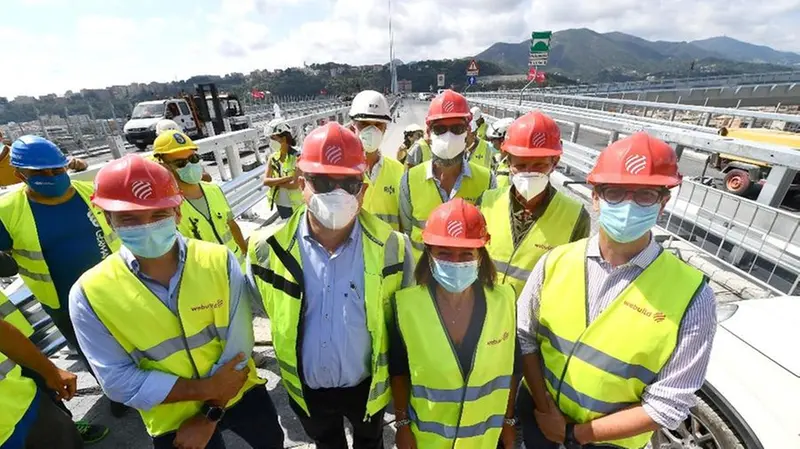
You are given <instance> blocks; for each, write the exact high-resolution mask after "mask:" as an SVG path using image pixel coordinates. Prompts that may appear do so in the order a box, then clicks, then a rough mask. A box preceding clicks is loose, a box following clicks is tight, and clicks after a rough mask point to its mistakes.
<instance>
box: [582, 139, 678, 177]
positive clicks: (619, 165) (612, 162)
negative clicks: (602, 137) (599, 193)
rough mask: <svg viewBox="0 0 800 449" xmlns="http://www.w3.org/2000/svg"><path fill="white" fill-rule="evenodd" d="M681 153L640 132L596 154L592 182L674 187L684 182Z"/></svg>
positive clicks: (591, 174)
mask: <svg viewBox="0 0 800 449" xmlns="http://www.w3.org/2000/svg"><path fill="white" fill-rule="evenodd" d="M681 179H682V177H681V174H680V173H678V157H677V155H676V154H675V150H673V149H672V147H671V146H669V145H668V144H667V143H666V142H664V141H663V140H660V139H656V138H655V137H653V136H651V135H649V134H647V133H646V132H643V131H642V132H638V133H636V134H632V135H630V136H628V137H626V138H624V139H620V140H618V141H616V142H614V143H612V144H611V145H609V146H608V148H606V149H605V150H603V152H602V153H600V156H599V157H598V158H597V163H596V164H595V166H594V168H592V171H591V173H589V177H588V178H587V181H588V182H589V183H590V184H595V185H597V184H633V185H637V184H638V185H643V186H664V187H668V188H671V187H675V186H677V185H679V184H680V183H681Z"/></svg>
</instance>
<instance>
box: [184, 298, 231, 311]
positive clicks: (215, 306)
mask: <svg viewBox="0 0 800 449" xmlns="http://www.w3.org/2000/svg"><path fill="white" fill-rule="evenodd" d="M222 305H223V304H222V300H221V299H218V300H216V301H215V302H210V303H208V304H200V305H199V306H194V307H192V308H191V309H192V312H198V311H200V310H208V309H219V308H220V307H222Z"/></svg>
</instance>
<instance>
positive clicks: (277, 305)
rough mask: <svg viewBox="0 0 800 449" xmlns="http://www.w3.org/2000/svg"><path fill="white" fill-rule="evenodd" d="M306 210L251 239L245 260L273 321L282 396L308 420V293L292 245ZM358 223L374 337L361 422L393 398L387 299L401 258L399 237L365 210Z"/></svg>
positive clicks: (397, 282)
mask: <svg viewBox="0 0 800 449" xmlns="http://www.w3.org/2000/svg"><path fill="white" fill-rule="evenodd" d="M305 219H306V218H305V208H304V207H303V208H300V209H299V210H297V211H295V213H294V215H292V218H290V219H289V221H288V222H287V223H286V224H285V225H283V227H281V228H280V229H278V230H277V231H275V234H274V235H272V236H269V235H267V234H263V233H262V234H256V235H255V236H254V237H251V238H250V245H249V248H248V260H249V261H250V264H251V269H252V272H253V278H254V280H255V283H256V286H257V287H258V291H259V293H261V299H262V300H263V301H264V309H265V310H266V311H267V316H269V319H270V322H271V323H272V342H273V347H274V348H275V356H276V357H277V359H278V366H280V369H281V379H282V381H283V386H284V387H285V388H286V392H287V393H289V397H291V398H292V399H293V400H294V401H295V402H296V403H297V404H299V405H300V407H301V408H302V409H303V410H304V411H305V412H306V414H307V415H309V416H310V412H309V410H308V406H307V404H306V401H305V398H304V395H303V380H302V376H303V370H302V367H301V366H299V364H298V361H300V360H302V358H301V356H300V351H301V350H302V347H303V342H302V339H303V336H302V329H303V320H304V317H305V313H306V298H305V295H306V292H305V287H304V280H303V266H302V263H303V261H302V258H301V256H300V248H299V245H298V244H297V241H296V235H297V227H298V226H299V224H300V220H305ZM358 220H359V222H360V224H361V229H362V232H363V233H364V237H365V238H364V239H363V242H364V243H363V247H364V268H365V273H364V301H365V305H364V307H365V310H366V316H367V328H368V330H369V333H370V336H371V337H372V356H371V359H370V367H371V369H372V384H371V385H370V387H369V397H368V399H367V404H366V416H365V418H364V419H365V420H368V419H369V418H370V417H371V416H373V415H375V414H376V413H378V412H380V411H381V410H382V409H383V408H384V407H386V404H388V403H389V399H390V398H391V390H390V389H389V367H388V352H387V351H388V349H389V336H388V332H387V329H386V323H387V321H388V320H390V319H391V303H390V301H389V298H390V297H391V296H392V295H393V294H394V293H395V292H396V291H397V290H399V289H400V288H401V285H402V282H403V260H404V254H405V252H404V251H405V248H404V242H405V240H404V239H403V236H402V234H400V233H398V232H394V231H392V228H391V227H390V226H389V225H388V224H386V223H384V222H383V221H382V220H379V219H378V218H376V217H375V216H373V215H372V214H370V213H369V212H366V211H364V210H362V211H361V212H360V213H359V214H358Z"/></svg>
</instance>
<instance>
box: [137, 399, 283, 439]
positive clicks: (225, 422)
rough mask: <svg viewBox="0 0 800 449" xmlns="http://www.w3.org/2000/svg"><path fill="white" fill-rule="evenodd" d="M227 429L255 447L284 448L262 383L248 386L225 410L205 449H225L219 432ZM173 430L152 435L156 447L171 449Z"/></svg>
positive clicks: (271, 404)
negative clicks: (239, 398) (245, 391)
mask: <svg viewBox="0 0 800 449" xmlns="http://www.w3.org/2000/svg"><path fill="white" fill-rule="evenodd" d="M223 430H230V431H232V432H233V433H235V434H236V435H239V436H240V437H242V439H243V440H245V441H246V442H247V444H249V445H250V446H251V447H253V448H254V449H283V429H282V428H281V426H280V424H279V423H278V413H277V412H276V411H275V405H274V404H273V403H272V399H271V398H270V397H269V392H267V388H266V387H265V386H264V385H258V386H255V387H253V388H251V389H250V391H248V392H247V393H245V394H244V396H242V399H241V400H240V401H239V402H237V403H236V405H234V406H233V407H231V408H229V409H228V410H227V411H226V412H225V416H223V417H222V420H220V422H219V423H217V429H216V430H215V431H214V434H213V435H212V436H211V439H210V440H209V441H208V444H207V445H206V449H225V441H223V439H222V431H223ZM174 440H175V432H171V433H168V434H165V435H161V436H158V437H155V438H153V447H154V448H155V449H173V448H174V446H173V441H174Z"/></svg>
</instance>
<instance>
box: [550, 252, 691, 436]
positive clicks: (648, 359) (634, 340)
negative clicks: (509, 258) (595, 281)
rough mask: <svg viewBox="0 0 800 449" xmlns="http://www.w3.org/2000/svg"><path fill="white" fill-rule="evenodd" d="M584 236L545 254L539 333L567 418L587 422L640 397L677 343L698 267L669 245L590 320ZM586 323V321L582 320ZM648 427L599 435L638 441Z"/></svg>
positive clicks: (557, 398)
mask: <svg viewBox="0 0 800 449" xmlns="http://www.w3.org/2000/svg"><path fill="white" fill-rule="evenodd" d="M587 241H588V240H587V239H583V240H580V241H578V242H575V243H569V244H567V245H562V246H559V247H557V248H555V249H554V250H553V251H551V252H550V253H549V254H548V255H546V256H545V257H546V259H545V265H544V283H543V285H542V289H541V292H540V297H539V301H540V303H539V332H538V335H537V339H538V340H539V344H540V347H541V356H542V359H543V360H544V378H545V385H546V387H547V391H549V392H550V394H551V395H552V397H553V399H554V400H555V401H556V404H558V407H559V408H560V409H561V411H562V412H563V413H564V415H566V416H567V418H568V420H570V421H573V422H576V423H585V422H589V421H592V420H595V419H597V418H600V417H602V416H606V415H609V414H611V413H614V412H618V411H620V410H622V409H624V408H627V407H630V406H632V405H636V404H639V403H641V400H642V392H643V391H644V389H645V387H646V386H648V385H650V384H651V383H653V382H654V381H655V379H656V377H657V376H658V373H659V372H660V371H661V369H662V368H663V367H664V365H665V364H666V363H667V361H669V359H670V357H671V356H672V353H673V351H674V350H675V345H676V342H677V338H678V331H679V329H680V325H681V320H682V319H683V315H684V313H685V312H686V309H687V308H688V307H689V304H690V303H691V301H692V298H694V296H695V294H696V293H697V292H698V291H699V289H700V287H701V286H702V285H703V283H704V279H703V274H702V273H700V272H699V271H697V270H696V269H694V268H693V267H691V266H689V265H687V264H685V263H684V262H682V261H681V260H680V259H678V258H677V257H675V256H674V255H672V254H671V253H669V252H667V251H662V252H661V254H660V255H659V256H658V257H657V258H656V260H654V261H653V262H652V263H651V264H650V265H649V266H648V267H647V268H646V269H645V270H644V271H643V272H642V273H641V274H640V275H639V276H638V277H637V278H636V279H634V280H633V282H632V283H631V284H630V285H629V286H628V287H626V288H625V289H624V290H623V291H622V293H620V294H619V296H618V297H617V298H615V299H614V300H613V301H612V302H611V304H610V305H609V306H608V308H607V309H606V310H604V311H603V312H602V313H601V314H600V316H599V317H598V318H597V319H596V320H594V321H593V322H591V323H589V319H588V317H587V316H586V313H587V312H586V311H587V310H588V306H587V298H586V290H587V285H586V245H587ZM587 323H589V324H588V325H587ZM652 434H653V432H647V433H643V434H641V435H637V436H635V437H631V438H625V439H622V440H615V441H607V442H598V444H601V445H602V444H611V445H614V446H615V447H622V448H629V449H639V448H641V447H644V446H645V445H646V444H647V442H648V441H650V437H651V436H652Z"/></svg>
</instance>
